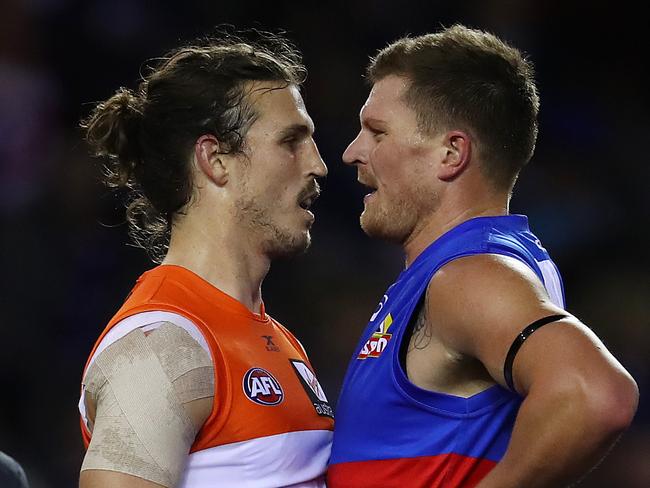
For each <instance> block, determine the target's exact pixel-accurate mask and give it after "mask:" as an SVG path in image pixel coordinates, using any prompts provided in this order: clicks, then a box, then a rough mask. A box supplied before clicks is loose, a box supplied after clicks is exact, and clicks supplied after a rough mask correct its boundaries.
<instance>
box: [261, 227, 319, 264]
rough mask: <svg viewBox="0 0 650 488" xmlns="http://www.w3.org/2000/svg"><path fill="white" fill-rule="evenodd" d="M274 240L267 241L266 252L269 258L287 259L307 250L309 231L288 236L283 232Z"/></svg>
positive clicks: (309, 243)
mask: <svg viewBox="0 0 650 488" xmlns="http://www.w3.org/2000/svg"><path fill="white" fill-rule="evenodd" d="M278 237H280V238H279V239H275V240H274V242H269V243H268V245H267V249H266V253H267V255H268V256H269V257H270V258H271V259H289V258H292V257H295V256H299V255H301V254H304V253H305V252H307V249H309V246H310V245H311V235H310V233H309V231H306V232H303V233H301V234H300V235H294V236H290V235H287V234H284V235H282V236H278Z"/></svg>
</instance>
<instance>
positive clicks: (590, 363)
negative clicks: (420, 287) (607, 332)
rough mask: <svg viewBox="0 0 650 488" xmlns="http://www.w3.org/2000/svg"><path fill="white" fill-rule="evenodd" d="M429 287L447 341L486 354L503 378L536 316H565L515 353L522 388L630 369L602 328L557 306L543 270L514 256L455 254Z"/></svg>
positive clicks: (464, 350)
mask: <svg viewBox="0 0 650 488" xmlns="http://www.w3.org/2000/svg"><path fill="white" fill-rule="evenodd" d="M427 293H428V298H429V302H428V307H429V313H430V314H433V313H435V314H436V317H437V322H436V326H437V330H438V334H439V336H440V338H441V340H442V341H443V342H445V343H446V344H447V345H448V346H449V347H451V348H453V349H454V350H457V351H460V352H461V353H463V354H467V355H470V356H472V357H475V358H477V359H479V360H480V361H481V363H483V365H484V366H485V367H486V369H487V370H488V372H489V373H490V375H491V376H492V378H494V380H495V381H498V382H499V383H501V384H502V385H503V384H504V380H503V366H504V361H505V358H506V355H507V352H508V350H509V349H510V347H511V345H512V343H513V341H514V340H515V339H516V338H517V336H518V335H519V333H520V332H521V331H522V330H523V329H524V328H526V327H527V326H528V325H530V324H531V323H533V322H535V321H537V320H539V319H542V318H544V317H548V316H553V315H558V316H560V317H562V318H559V319H557V320H553V321H552V322H551V323H550V324H549V325H545V326H544V327H542V328H540V329H539V330H538V331H537V332H535V333H534V334H532V335H531V336H530V338H528V339H527V340H526V341H525V343H524V344H523V346H522V347H521V349H520V350H519V352H518V354H517V356H516V360H515V363H514V374H515V385H517V387H518V391H520V392H522V393H526V392H527V391H529V389H530V387H531V385H532V384H534V383H535V382H537V384H543V383H545V382H546V381H553V382H557V381H560V380H561V381H566V382H567V385H569V384H576V383H580V382H581V381H583V380H585V378H589V377H590V376H592V377H593V376H595V375H598V376H599V377H600V378H608V377H618V376H621V375H627V373H626V372H625V370H624V369H623V368H622V366H621V365H620V364H619V363H618V361H616V359H615V358H614V357H613V356H612V355H611V353H610V352H609V351H608V350H607V348H606V347H605V346H604V344H603V343H602V342H601V341H600V339H599V338H598V337H597V336H596V334H594V333H593V332H592V331H591V330H590V329H589V328H588V327H587V326H586V325H584V324H583V323H582V322H581V321H580V320H578V319H577V318H576V317H575V316H573V315H572V314H570V313H569V312H567V311H566V310H563V309H561V308H559V307H557V306H556V305H554V304H553V303H552V301H551V299H550V298H549V296H548V293H547V292H546V290H545V288H544V285H543V283H542V281H541V280H540V279H539V278H538V277H537V275H536V274H535V273H534V272H533V271H532V270H531V269H530V268H529V267H528V266H527V265H526V264H524V263H521V262H519V261H518V260H516V259H514V258H510V257H506V256H497V255H489V254H486V255H477V256H471V257H466V258H461V259H458V260H456V261H452V262H450V263H448V264H447V265H445V266H444V267H443V268H442V269H441V270H440V271H439V272H438V273H436V274H435V275H434V277H433V278H432V280H431V283H430V285H429V289H428V291H427ZM585 381H586V380H585Z"/></svg>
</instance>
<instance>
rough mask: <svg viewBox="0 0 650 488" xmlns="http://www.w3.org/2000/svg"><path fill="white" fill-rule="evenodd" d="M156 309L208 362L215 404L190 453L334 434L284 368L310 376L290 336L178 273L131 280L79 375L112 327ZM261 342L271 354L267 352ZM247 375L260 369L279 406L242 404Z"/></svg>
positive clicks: (161, 269)
mask: <svg viewBox="0 0 650 488" xmlns="http://www.w3.org/2000/svg"><path fill="white" fill-rule="evenodd" d="M156 310H157V311H168V312H174V313H178V314H179V315H183V316H184V317H186V318H188V319H189V320H191V321H192V322H193V323H194V324H195V325H196V326H197V327H198V328H199V329H200V330H201V332H202V333H203V336H204V337H205V339H206V341H207V343H208V345H209V347H210V352H211V354H212V358H213V363H214V371H215V402H214V406H213V409H212V413H211V414H210V416H209V417H208V420H207V421H206V423H205V424H204V425H203V428H202V429H201V430H200V431H199V433H198V435H197V437H196V440H195V442H194V444H193V445H192V449H191V451H190V452H195V451H200V450H203V449H207V448H209V447H215V446H219V445H223V444H229V443H232V442H239V441H244V440H249V439H254V438H258V437H265V436H269V435H274V434H280V433H285V432H295V431H301V430H332V429H333V420H332V419H331V418H330V417H327V416H320V415H318V414H317V413H316V409H315V407H314V405H313V404H312V401H311V400H310V398H309V395H308V393H307V391H306V389H305V387H304V386H303V385H302V384H301V381H300V380H299V377H298V375H297V373H296V371H295V370H294V367H293V366H292V364H291V362H290V360H292V359H293V360H300V361H303V362H304V363H305V364H306V365H308V366H309V368H310V370H311V371H313V368H312V367H311V364H310V363H309V360H308V359H307V357H306V355H305V354H304V352H303V350H302V348H301V347H300V345H299V343H298V342H297V340H296V339H295V338H294V337H293V335H292V334H291V333H290V332H288V331H287V330H286V329H285V328H284V327H282V325H280V324H279V323H278V322H276V321H275V320H273V319H272V318H271V317H269V316H268V315H266V313H265V312H264V308H263V307H262V310H261V314H260V315H257V314H254V313H252V312H250V311H249V310H248V309H247V308H246V307H245V306H244V305H243V304H241V303H240V302H238V301H237V300H235V299H234V298H232V297H230V296H228V295H226V294H225V293H223V292H221V291H220V290H219V289H217V288H215V287H214V286H212V285H211V284H210V283H208V282H206V281H205V280H203V279H202V278H200V277H199V276H197V275H195V274H194V273H192V272H191V271H189V270H187V269H185V268H182V267H180V266H170V265H164V266H158V267H157V268H154V269H153V270H151V271H148V272H146V273H144V274H143V275H142V276H141V277H140V278H139V279H138V281H137V283H136V285H135V287H134V288H133V290H132V291H131V293H130V295H129V296H128V298H127V300H126V302H125V303H124V305H123V306H122V308H120V310H119V311H118V312H117V314H115V316H114V317H113V318H112V319H111V321H110V322H109V323H108V325H107V326H106V328H105V329H104V331H103V333H102V334H101V335H100V337H99V339H98V340H97V342H96V343H95V347H94V348H93V351H92V352H91V354H90V356H89V358H88V361H87V363H86V368H88V365H89V362H90V359H91V358H92V356H93V354H94V352H95V350H96V349H97V347H98V346H99V344H100V343H101V341H102V339H103V338H104V336H105V335H106V334H107V333H108V331H109V330H110V329H111V328H112V327H113V326H114V325H115V324H117V323H118V322H120V321H121V320H123V319H125V318H127V317H129V316H132V315H135V314H137V313H141V312H149V311H156ZM268 336H271V337H272V339H271V341H272V343H273V345H274V347H270V348H269V347H268V345H269V344H268V339H267V337H268ZM269 349H270V350H269ZM276 349H279V350H276ZM251 368H262V369H264V370H265V371H268V372H269V373H271V375H272V376H273V377H274V378H275V379H276V380H277V381H278V383H279V384H280V385H281V389H282V391H283V394H284V396H283V400H282V401H281V402H280V403H279V404H277V405H260V404H258V403H255V402H254V401H252V400H251V399H249V397H248V396H247V395H246V393H245V391H244V386H243V381H244V376H245V375H246V372H247V371H249V370H250V369H251ZM81 426H82V435H83V438H84V443H85V445H86V447H87V446H88V443H89V442H90V433H89V432H88V430H87V428H86V426H85V425H84V422H83V421H82V422H81Z"/></svg>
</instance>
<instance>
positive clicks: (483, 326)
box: [427, 254, 563, 352]
mask: <svg viewBox="0 0 650 488" xmlns="http://www.w3.org/2000/svg"><path fill="white" fill-rule="evenodd" d="M427 300H428V307H429V310H430V312H432V314H433V313H435V316H436V317H438V318H439V319H438V321H439V322H440V324H439V326H438V327H439V330H440V334H441V338H442V339H443V340H446V341H448V342H450V345H453V346H455V348H457V349H458V350H460V351H464V352H471V351H472V350H474V347H475V346H476V344H475V341H477V340H481V338H482V337H484V336H485V335H488V336H490V337H491V338H492V339H494V337H495V335H499V334H501V333H503V334H505V335H506V336H507V337H505V338H504V340H505V341H506V342H508V343H510V342H511V341H512V339H513V338H514V336H513V331H514V333H515V334H516V333H518V332H519V331H520V330H521V329H522V328H523V327H524V326H526V325H527V324H529V323H531V322H533V321H535V320H537V319H539V318H541V317H542V316H544V314H546V315H550V314H559V313H563V311H562V309H560V308H558V307H557V306H555V305H554V304H553V303H552V302H551V300H550V298H549V295H548V293H547V292H546V289H545V288H544V285H543V283H542V282H541V280H540V279H539V278H538V277H537V275H536V274H535V273H534V272H533V271H532V270H531V269H530V268H529V267H528V266H527V265H526V264H524V263H522V262H521V261H519V260H517V259H515V258H511V257H507V256H501V255H495V254H480V255H475V256H468V257H463V258H459V259H456V260H454V261H451V262H449V263H448V264H446V265H445V266H443V267H442V268H441V269H440V270H439V271H438V272H437V273H436V274H435V275H434V276H433V278H432V279H431V282H430V284H429V287H428V290H427ZM432 316H434V315H432Z"/></svg>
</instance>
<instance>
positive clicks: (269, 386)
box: [243, 368, 284, 405]
mask: <svg viewBox="0 0 650 488" xmlns="http://www.w3.org/2000/svg"><path fill="white" fill-rule="evenodd" d="M243 387H244V393H245V394H246V397H247V398H248V399H249V400H250V401H251V402H255V403H257V404H258V405H278V404H279V403H281V402H282V400H283V399H284V392H283V391H282V387H281V386H280V383H278V380H276V379H275V378H274V377H273V375H272V374H271V373H269V372H268V371H266V370H265V369H262V368H251V369H249V370H248V371H247V372H246V374H245V375H244V382H243Z"/></svg>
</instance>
